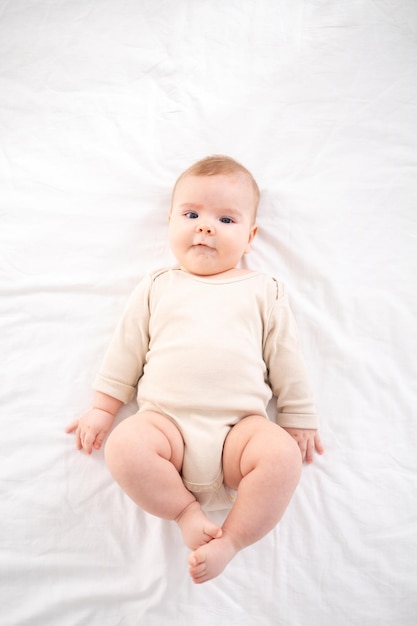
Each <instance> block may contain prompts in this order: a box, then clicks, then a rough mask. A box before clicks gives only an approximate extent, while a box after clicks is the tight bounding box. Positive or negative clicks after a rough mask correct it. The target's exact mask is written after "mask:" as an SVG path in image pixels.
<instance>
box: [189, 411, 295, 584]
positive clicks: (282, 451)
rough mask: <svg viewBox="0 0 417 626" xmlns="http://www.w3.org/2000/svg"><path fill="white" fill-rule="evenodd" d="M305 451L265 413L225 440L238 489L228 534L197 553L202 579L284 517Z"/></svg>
mask: <svg viewBox="0 0 417 626" xmlns="http://www.w3.org/2000/svg"><path fill="white" fill-rule="evenodd" d="M301 463H302V460H301V455H300V451H299V449H298V446H297V444H296V443H295V441H294V440H293V438H292V437H290V435H288V433H287V432H286V431H284V430H283V429H282V428H280V427H279V426H277V425H276V424H274V423H273V422H270V421H268V420H266V419H265V418H263V417H260V416H255V415H254V416H250V417H247V418H245V419H244V420H242V421H241V422H239V423H238V424H236V426H234V427H233V428H232V430H231V431H230V433H229V435H228V437H227V439H226V441H225V445H224V451H223V471H224V479H225V483H226V484H227V485H228V486H229V487H231V488H232V489H237V497H236V502H235V504H234V506H233V508H232V509H231V511H230V513H229V515H228V516H227V518H226V520H225V522H224V524H223V534H222V536H221V537H220V538H219V539H214V540H213V541H211V542H210V543H209V544H207V545H206V546H202V547H200V548H198V549H197V550H195V551H194V552H192V553H191V555H190V557H189V564H190V574H191V577H192V579H193V580H194V582H196V583H202V582H206V581H207V580H210V579H211V578H214V577H215V576H218V575H219V574H220V573H221V572H222V571H223V569H224V568H225V567H226V565H227V564H228V563H229V561H230V560H231V559H232V558H233V557H234V556H235V555H236V553H237V552H239V550H241V549H242V548H245V547H247V546H249V545H251V544H252V543H255V542H256V541H258V540H259V539H261V538H262V537H264V536H265V535H266V534H267V533H268V532H269V531H271V530H272V529H273V528H274V527H275V526H276V525H277V523H278V522H279V520H280V519H281V517H282V515H283V513H284V511H285V509H286V508H287V505H288V503H289V501H290V499H291V496H292V495H293V493H294V490H295V488H296V486H297V484H298V481H299V478H300V473H301Z"/></svg>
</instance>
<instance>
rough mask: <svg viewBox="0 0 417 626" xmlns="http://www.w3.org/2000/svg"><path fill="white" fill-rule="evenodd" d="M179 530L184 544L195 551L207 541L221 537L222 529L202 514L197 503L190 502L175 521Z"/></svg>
mask: <svg viewBox="0 0 417 626" xmlns="http://www.w3.org/2000/svg"><path fill="white" fill-rule="evenodd" d="M175 521H176V522H177V524H178V526H179V527H180V529H181V532H182V536H183V539H184V543H185V545H186V546H188V547H189V548H191V550H197V548H200V546H204V545H205V544H206V543H208V542H209V541H212V540H213V539H217V538H219V537H221V536H222V529H221V528H220V526H217V524H214V523H213V522H211V521H210V520H209V518H208V517H206V515H205V514H204V512H203V510H202V508H201V506H200V505H199V503H198V502H197V501H194V502H191V504H189V505H188V506H187V507H186V508H185V509H184V510H183V511H182V513H181V514H180V515H179V516H178V517H177V518H176V520H175Z"/></svg>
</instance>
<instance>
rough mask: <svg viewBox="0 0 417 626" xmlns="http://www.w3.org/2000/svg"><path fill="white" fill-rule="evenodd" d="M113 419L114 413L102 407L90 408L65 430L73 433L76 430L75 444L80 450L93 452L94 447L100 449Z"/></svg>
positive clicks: (88, 452)
mask: <svg viewBox="0 0 417 626" xmlns="http://www.w3.org/2000/svg"><path fill="white" fill-rule="evenodd" d="M113 420H114V415H112V413H108V412H107V411H103V410H102V409H90V411H88V412H87V413H85V415H83V416H82V417H81V418H80V419H79V420H74V421H73V422H72V424H70V425H69V426H68V427H67V428H66V430H65V432H67V433H72V432H73V431H74V430H75V444H76V446H77V448H78V450H84V451H85V452H86V453H87V454H91V453H92V451H93V448H94V449H95V450H100V448H101V446H102V443H103V441H104V439H105V437H106V435H107V433H108V432H109V430H110V428H111V425H112V424H113Z"/></svg>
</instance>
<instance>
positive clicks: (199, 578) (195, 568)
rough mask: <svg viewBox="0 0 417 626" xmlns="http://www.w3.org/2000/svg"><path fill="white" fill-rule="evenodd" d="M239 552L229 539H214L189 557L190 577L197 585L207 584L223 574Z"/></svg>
mask: <svg viewBox="0 0 417 626" xmlns="http://www.w3.org/2000/svg"><path fill="white" fill-rule="evenodd" d="M237 552H239V549H238V548H236V546H235V545H233V543H232V542H231V541H230V539H229V538H228V537H225V536H223V537H220V538H219V539H213V541H210V543H208V544H206V545H204V546H201V547H200V548H198V549H197V550H194V552H192V553H191V554H190V556H189V557H188V563H189V565H190V569H189V571H190V576H191V578H192V579H193V581H194V582H195V583H197V584H199V583H205V582H207V581H208V580H211V579H212V578H215V577H216V576H218V575H219V574H221V573H222V571H223V570H224V568H225V567H226V565H227V564H228V563H229V562H230V561H231V560H232V559H233V557H234V556H235V555H236V554H237Z"/></svg>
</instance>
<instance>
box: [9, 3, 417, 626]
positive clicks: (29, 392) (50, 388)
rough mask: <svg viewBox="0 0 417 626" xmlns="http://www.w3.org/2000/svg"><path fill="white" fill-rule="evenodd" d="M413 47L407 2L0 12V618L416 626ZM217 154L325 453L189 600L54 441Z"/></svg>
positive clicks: (86, 472)
mask: <svg viewBox="0 0 417 626" xmlns="http://www.w3.org/2000/svg"><path fill="white" fill-rule="evenodd" d="M416 31H417V4H416V3H415V1H414V0H397V1H395V0H374V1H371V0H353V1H352V0H340V1H337V2H336V1H331V0H327V1H326V0H309V1H303V0H291V1H287V2H286V1H285V0H242V1H238V0H228V1H224V0H212V1H209V0H177V1H176V2H173V1H171V2H170V1H169V0H165V1H163V0H157V1H154V0H141V1H140V2H138V1H137V0H123V2H119V1H117V0H82V1H81V0H78V1H77V0H60V1H58V0H55V1H54V0H48V1H47V0H15V1H7V0H1V1H0V134H1V136H0V142H1V144H0V145H1V150H0V172H1V173H0V177H1V178H0V181H1V182H0V295H1V299H0V303H1V304H0V306H1V315H0V324H1V334H0V341H1V346H0V350H1V363H2V366H1V385H0V394H1V403H0V408H1V436H0V510H1V515H0V531H1V532H0V547H1V552H0V578H1V580H0V607H1V608H0V615H1V617H0V623H1V624H2V626H23V625H30V626H38V625H39V626H78V625H84V624H85V625H87V624H88V626H137V625H141V626H142V625H143V626H154V625H155V626H161V625H162V624H163V625H167V626H170V625H177V624H178V625H179V626H195V625H196V624H198V626H213V625H214V624H216V625H218V626H252V625H253V626H255V625H256V626H272V625H277V626H278V625H284V626H304V625H307V624H308V625H309V626H391V625H392V626H415V624H416V623H417V551H416V543H417V497H416V496H417V490H416V486H417V463H416V459H417V453H416V447H417V446H416V444H417V420H416V413H417V409H416V407H417V393H416V373H417V372H416V353H417V332H416V304H417V293H416V269H417V267H416V266H417V251H416V236H417V208H416V190H417V176H416V164H417V163H416V161H417V151H416V147H417V146H416V144H417V132H416V131H417V129H416V120H417V111H416V106H417V81H416V76H417V72H416V70H417V32H416ZM212 153H225V154H229V155H231V156H233V157H235V158H236V159H238V160H240V161H242V162H243V163H244V164H245V165H246V166H247V167H248V168H249V169H250V170H251V171H252V172H253V174H254V175H255V177H256V178H257V180H258V182H259V185H260V187H261V189H262V194H263V197H262V202H261V207H260V211H259V224H260V231H259V234H258V236H257V238H256V240H255V243H254V248H253V251H252V253H251V255H250V258H248V265H250V266H251V267H253V268H254V269H261V270H265V271H268V272H269V273H272V274H274V275H276V276H278V277H279V278H280V279H282V280H284V281H285V283H286V285H287V288H288V290H289V292H290V295H291V302H292V306H293V309H294V312H295V314H296V317H297V320H298V324H299V328H300V334H301V337H302V343H303V347H304V354H305V357H306V360H307V363H308V367H309V371H310V373H311V378H312V381H313V385H314V389H315V393H316V398H317V405H318V409H319V412H320V415H321V433H322V437H323V440H324V443H325V446H326V454H325V455H324V457H322V458H318V459H317V461H316V462H315V463H314V464H313V465H312V466H308V467H307V466H305V467H304V469H303V476H302V481H301V484H300V486H299V488H298V490H297V492H296V494H295V496H294V499H293V500H292V502H291V504H290V507H289V508H288V510H287V512H286V514H285V517H284V519H283V520H282V522H281V523H280V525H279V526H278V527H277V528H276V529H275V530H274V531H273V532H272V533H271V534H270V535H268V536H267V537H265V538H264V539H263V540H262V541H261V542H259V543H258V544H256V545H254V546H252V547H251V548H249V549H247V550H245V551H244V552H242V553H240V554H239V555H238V556H237V557H236V558H235V560H234V561H233V562H232V563H231V564H230V565H229V567H228V568H227V570H226V571H225V572H224V574H223V575H222V576H221V577H219V578H217V579H215V580H214V581H212V582H209V583H206V584H204V585H201V586H195V585H193V584H192V582H191V580H190V579H189V577H188V573H187V566H186V557H187V552H188V551H187V549H186V548H184V547H183V545H182V541H181V538H180V535H179V531H178V529H177V528H176V526H175V525H174V524H171V523H169V522H165V521H161V520H159V519H156V518H154V517H151V516H150V515H147V514H145V513H144V512H142V511H141V510H139V509H137V508H136V507H135V506H134V505H133V503H131V502H130V501H129V500H128V499H127V497H125V496H124V495H123V494H122V493H121V491H120V490H119V488H118V487H117V486H116V485H115V484H114V483H113V482H112V480H111V478H110V476H109V474H108V471H107V468H106V466H105V464H104V460H103V454H102V452H100V453H96V454H94V455H93V456H91V457H87V456H85V455H82V454H81V453H78V452H77V451H76V450H75V447H74V440H73V438H72V437H70V436H68V435H65V433H64V429H65V426H66V425H67V424H68V423H69V422H70V421H72V420H73V419H74V418H75V417H77V416H79V415H80V414H82V412H84V411H85V410H86V409H87V408H88V406H89V402H90V398H91V384H92V381H93V378H94V376H95V373H96V371H97V367H98V365H99V363H100V361H101V358H102V356H103V353H104V350H105V348H106V346H107V343H108V340H109V338H110V336H111V333H112V330H113V328H114V325H115V323H116V321H117V319H118V317H119V314H120V313H121V311H122V309H123V307H124V305H125V302H126V299H127V297H128V295H129V293H130V291H131V290H132V288H133V287H134V285H135V284H136V282H137V281H138V280H139V279H140V278H141V277H142V276H143V275H144V273H145V272H147V271H149V270H150V269H155V268H158V267H161V266H164V265H166V264H170V263H171V262H172V258H171V256H170V253H169V250H168V248H167V244H166V227H167V211H168V206H169V196H170V190H171V187H172V184H173V182H174V180H175V178H176V176H177V175H178V174H179V173H180V172H181V171H182V170H183V169H184V168H185V167H187V166H188V165H189V164H190V163H192V162H193V161H194V160H196V159H198V158H200V157H202V156H205V155H207V154H212ZM132 410H133V406H131V407H126V408H124V409H123V412H122V415H121V417H123V416H126V415H127V414H128V413H129V411H132ZM215 517H216V519H219V521H220V520H221V514H220V513H216V516H215Z"/></svg>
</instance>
